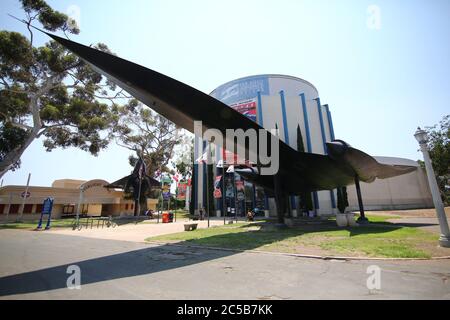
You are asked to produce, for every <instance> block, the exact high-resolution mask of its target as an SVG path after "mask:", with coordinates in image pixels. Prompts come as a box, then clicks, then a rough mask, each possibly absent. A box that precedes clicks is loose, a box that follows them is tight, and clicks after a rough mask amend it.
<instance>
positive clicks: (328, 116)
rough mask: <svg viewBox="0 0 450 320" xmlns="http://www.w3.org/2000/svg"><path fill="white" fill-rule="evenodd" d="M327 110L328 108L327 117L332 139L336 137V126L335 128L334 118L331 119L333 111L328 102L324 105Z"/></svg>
mask: <svg viewBox="0 0 450 320" xmlns="http://www.w3.org/2000/svg"><path fill="white" fill-rule="evenodd" d="M324 107H325V110H327V118H328V127H329V129H330V137H331V140H332V141H333V140H335V139H336V138H335V137H334V128H333V120H332V119H331V112H330V108H329V107H328V104H326V105H324Z"/></svg>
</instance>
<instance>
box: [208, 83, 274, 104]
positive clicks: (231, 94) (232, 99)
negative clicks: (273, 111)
mask: <svg viewBox="0 0 450 320" xmlns="http://www.w3.org/2000/svg"><path fill="white" fill-rule="evenodd" d="M258 92H260V93H261V94H263V95H268V94H269V79H268V78H267V76H259V77H249V78H244V79H240V80H235V81H232V82H229V83H226V84H224V85H222V86H220V87H218V88H217V89H216V90H214V91H213V92H212V93H211V95H212V96H213V97H214V98H216V99H217V100H220V101H222V102H223V103H225V104H228V105H231V104H233V103H237V102H238V101H243V100H246V99H254V98H255V97H256V96H257V95H258Z"/></svg>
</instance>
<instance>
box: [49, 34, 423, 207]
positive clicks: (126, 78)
mask: <svg viewBox="0 0 450 320" xmlns="http://www.w3.org/2000/svg"><path fill="white" fill-rule="evenodd" d="M45 33H46V34H47V35H48V36H50V37H51V38H53V39H54V40H55V41H57V42H58V43H60V44H61V45H63V46H64V47H66V48H67V49H69V50H70V51H72V52H73V53H74V54H76V55H77V56H79V57H80V58H81V59H83V60H84V61H85V62H86V63H88V64H89V65H90V66H91V67H92V68H93V69H94V70H95V71H97V72H99V73H100V74H102V75H104V76H105V77H107V78H108V79H109V80H111V81H113V82H115V83H116V84H117V85H118V86H120V87H121V88H123V89H124V90H126V91H127V92H129V93H130V94H131V95H132V96H134V97H135V98H136V99H138V100H140V101H141V102H142V103H144V104H145V105H147V106H148V107H150V108H152V109H153V110H155V111H156V112H158V113H159V114H161V115H162V116H164V117H166V118H167V119H169V120H171V121H172V122H174V123H175V124H176V125H178V126H180V127H182V128H185V129H187V130H189V131H191V132H194V121H196V120H197V121H199V120H201V121H202V126H203V127H202V130H203V132H204V131H205V130H207V129H209V128H212V129H217V130H219V131H220V132H221V133H222V134H223V136H225V134H226V129H234V130H236V129H243V130H244V131H245V130H247V129H254V130H256V132H259V130H265V129H264V128H262V127H261V126H259V125H258V124H257V123H255V122H254V121H252V120H250V119H248V118H247V117H246V116H244V115H242V114H240V113H239V112H237V111H235V110H234V109H232V108H231V107H229V106H228V105H226V104H224V103H222V102H221V101H219V100H217V99H215V98H213V97H211V96H209V95H207V94H205V93H203V92H201V91H199V90H197V89H194V88H192V87H190V86H188V85H186V84H184V83H182V82H179V81H177V80H175V79H172V78H170V77H168V76H165V75H163V74H161V73H158V72H156V71H153V70H150V69H147V68H145V67H143V66H140V65H138V64H135V63H133V62H130V61H127V60H124V59H121V58H119V57H117V56H114V55H111V54H108V53H105V52H102V51H99V50H96V49H94V48H91V47H88V46H85V45H81V44H79V43H76V42H73V41H70V40H67V39H64V38H61V37H58V36H55V35H52V34H49V33H47V32H45ZM266 132H267V134H266V135H267V140H266V141H262V142H264V143H267V148H268V149H269V150H270V143H268V142H269V140H268V139H270V135H271V133H269V132H268V131H266ZM260 139H261V137H260V136H258V146H259V145H260V141H259V140H260ZM235 143H236V142H235ZM244 143H245V142H244ZM224 147H225V148H227V146H226V145H224ZM243 147H244V148H245V149H246V150H248V149H249V147H248V145H245V146H243ZM327 148H328V150H327V151H328V154H327V155H321V154H314V153H305V152H298V151H296V150H294V149H293V148H291V147H290V146H289V145H287V144H286V143H284V142H283V141H281V140H280V141H279V150H278V151H279V152H278V154H279V170H278V173H277V174H276V175H275V176H269V175H260V174H259V173H260V172H259V167H258V165H257V166H256V167H253V168H247V169H241V170H237V171H238V172H239V173H240V174H242V175H243V176H244V178H247V179H249V180H251V181H253V182H255V183H257V184H259V185H261V186H262V187H264V188H265V189H266V190H268V191H271V192H274V193H275V196H276V199H277V197H278V196H280V195H297V194H300V193H301V192H311V191H318V190H332V189H334V188H337V187H342V186H347V185H349V184H353V183H356V186H357V189H359V188H358V187H359V180H361V181H364V182H372V181H374V180H375V179H376V178H380V179H384V178H389V177H394V176H397V175H401V174H405V173H408V172H411V171H413V170H415V169H416V167H412V166H397V165H386V164H381V163H378V162H377V161H376V160H375V159H374V158H373V157H371V156H370V155H368V154H366V153H364V152H362V151H360V150H358V149H355V148H352V147H350V146H349V145H348V144H347V143H345V142H343V141H341V140H335V141H332V142H330V143H327ZM232 150H235V149H232ZM258 159H259V157H258ZM358 191H359V190H358ZM277 195H278V196H277ZM358 196H359V198H360V193H359V192H358ZM359 200H361V199H359ZM279 203H280V202H279V198H278V200H277V206H278V205H279ZM361 206H362V202H361V201H360V207H361ZM278 208H280V207H278ZM361 210H362V208H361ZM277 211H280V210H277ZM362 213H363V211H362Z"/></svg>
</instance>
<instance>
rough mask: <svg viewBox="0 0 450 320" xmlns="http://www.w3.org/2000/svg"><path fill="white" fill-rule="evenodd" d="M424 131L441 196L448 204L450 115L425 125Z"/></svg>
mask: <svg viewBox="0 0 450 320" xmlns="http://www.w3.org/2000/svg"><path fill="white" fill-rule="evenodd" d="M426 131H427V134H428V148H429V151H430V158H431V161H432V163H433V169H434V171H435V174H436V178H437V181H438V184H439V188H440V190H441V196H442V198H443V200H444V202H445V203H446V204H450V190H449V189H448V188H449V185H450V183H449V181H450V115H446V116H444V117H443V118H442V120H441V121H440V122H439V124H438V125H434V126H432V127H427V128H426ZM446 186H447V188H446Z"/></svg>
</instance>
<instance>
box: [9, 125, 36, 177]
mask: <svg viewBox="0 0 450 320" xmlns="http://www.w3.org/2000/svg"><path fill="white" fill-rule="evenodd" d="M39 130H40V127H39V128H37V130H35V129H33V130H32V131H31V133H30V135H29V136H28V138H27V139H26V140H25V143H24V144H23V145H22V146H20V147H19V148H16V149H14V150H13V151H11V152H9V153H8V154H7V155H6V157H5V158H3V161H2V162H1V163H0V179H1V178H3V176H4V175H5V174H6V173H7V172H8V171H9V170H10V169H11V168H12V167H13V166H14V164H15V163H16V162H17V161H19V160H20V158H21V157H22V154H23V153H24V152H25V150H26V149H27V148H28V147H29V146H30V144H31V143H32V142H33V141H34V139H36V137H37V136H38V134H39Z"/></svg>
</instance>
